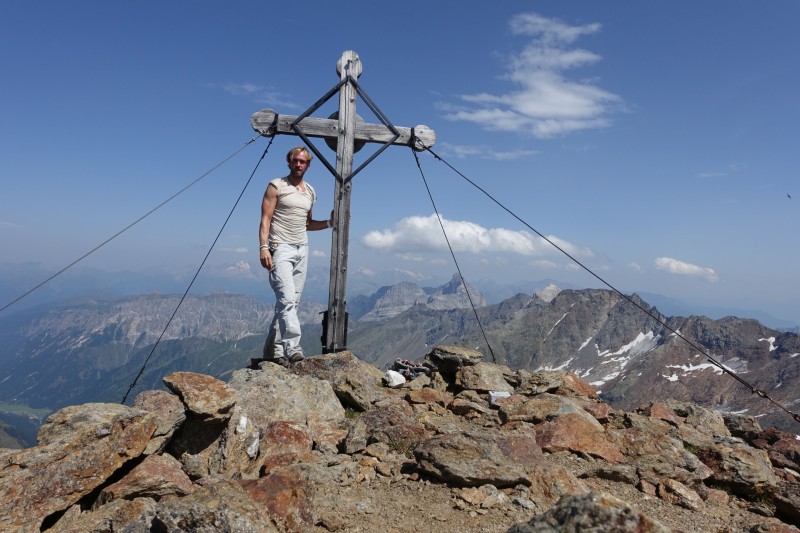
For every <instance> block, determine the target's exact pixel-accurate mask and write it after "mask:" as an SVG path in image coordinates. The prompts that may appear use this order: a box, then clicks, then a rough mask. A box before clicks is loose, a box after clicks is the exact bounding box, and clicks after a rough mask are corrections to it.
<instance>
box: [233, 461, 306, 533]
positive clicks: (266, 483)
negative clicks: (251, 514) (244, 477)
mask: <svg viewBox="0 0 800 533" xmlns="http://www.w3.org/2000/svg"><path fill="white" fill-rule="evenodd" d="M240 484H241V486H242V488H243V489H244V490H245V492H246V493H247V494H248V495H249V496H250V498H251V499H252V500H253V501H255V502H256V503H257V504H258V505H260V506H263V507H264V508H265V509H267V511H268V512H269V516H270V518H272V520H274V521H275V523H276V524H278V526H279V527H280V528H282V529H285V530H288V531H303V530H306V529H309V528H311V527H312V526H313V525H314V516H313V513H312V509H311V506H310V503H309V502H310V498H309V495H310V493H311V491H312V488H311V487H310V486H309V483H308V481H306V480H305V479H303V476H301V475H300V472H299V471H298V470H296V469H294V468H292V467H284V468H278V469H275V470H273V471H272V472H271V473H270V474H269V475H267V476H266V477H262V478H260V479H257V480H248V481H240Z"/></svg>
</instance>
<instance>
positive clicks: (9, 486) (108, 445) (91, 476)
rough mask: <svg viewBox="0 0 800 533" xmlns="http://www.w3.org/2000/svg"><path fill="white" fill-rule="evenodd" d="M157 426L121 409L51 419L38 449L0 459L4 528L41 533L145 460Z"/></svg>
mask: <svg viewBox="0 0 800 533" xmlns="http://www.w3.org/2000/svg"><path fill="white" fill-rule="evenodd" d="M157 426H158V423H157V421H156V418H155V416H154V415H152V414H151V413H148V412H146V411H142V410H141V409H133V408H131V407H126V406H124V405H118V404H99V403H94V404H85V405H78V406H70V407H65V408H64V409H61V410H60V411H57V412H56V413H54V414H52V415H50V417H49V418H48V419H47V421H46V422H45V423H44V425H43V426H42V427H41V429H40V430H39V444H38V445H37V446H34V447H33V448H28V449H24V450H18V451H14V452H11V453H7V454H4V455H3V456H2V457H1V458H0V461H2V462H0V494H2V495H3V497H2V499H0V526H2V529H6V530H8V529H14V528H21V527H23V526H25V527H31V528H38V527H39V525H40V524H41V523H42V521H43V520H44V518H45V517H47V516H49V515H51V514H54V513H58V512H60V511H64V510H66V509H67V508H69V507H70V506H71V505H73V504H75V503H76V502H78V501H79V500H80V499H81V498H82V497H83V496H85V495H87V494H89V493H90V492H92V491H94V490H95V489H96V488H97V487H99V486H101V485H102V484H103V483H105V482H106V480H108V479H109V478H110V477H111V476H112V475H113V474H114V473H115V472H116V471H117V470H119V469H120V468H121V467H122V466H123V465H125V464H126V463H127V462H128V461H130V460H132V459H135V458H137V457H139V456H140V455H142V453H143V452H144V450H145V448H146V447H147V445H148V443H149V442H150V437H151V436H152V435H153V432H154V431H155V430H156V427H157Z"/></svg>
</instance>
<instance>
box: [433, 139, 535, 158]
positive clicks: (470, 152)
mask: <svg viewBox="0 0 800 533" xmlns="http://www.w3.org/2000/svg"><path fill="white" fill-rule="evenodd" d="M440 146H441V150H442V152H443V153H445V154H448V153H449V154H452V155H454V156H456V157H458V158H460V159H463V158H465V157H471V156H475V157H480V158H481V159H492V160H494V161H512V160H515V159H524V158H526V157H530V156H532V155H536V154H537V153H538V152H536V150H507V151H499V150H494V149H492V148H489V147H488V146H469V145H457V144H450V143H441V145H440Z"/></svg>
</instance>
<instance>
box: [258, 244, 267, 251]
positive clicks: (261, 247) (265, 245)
mask: <svg viewBox="0 0 800 533" xmlns="http://www.w3.org/2000/svg"><path fill="white" fill-rule="evenodd" d="M264 248H267V249H269V244H262V245H261V246H259V247H258V249H259V250H263V249H264Z"/></svg>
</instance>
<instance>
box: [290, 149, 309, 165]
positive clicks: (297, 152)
mask: <svg viewBox="0 0 800 533" xmlns="http://www.w3.org/2000/svg"><path fill="white" fill-rule="evenodd" d="M300 152H305V153H306V156H307V157H306V159H307V160H308V162H309V163H310V162H311V160H312V159H314V156H312V155H311V152H309V151H308V149H307V148H306V147H305V146H295V147H294V148H292V149H291V150H289V153H288V154H286V162H287V163H291V162H292V158H293V157H294V156H296V155H297V154H299V153H300Z"/></svg>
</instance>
